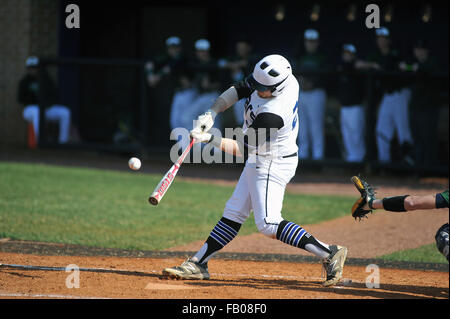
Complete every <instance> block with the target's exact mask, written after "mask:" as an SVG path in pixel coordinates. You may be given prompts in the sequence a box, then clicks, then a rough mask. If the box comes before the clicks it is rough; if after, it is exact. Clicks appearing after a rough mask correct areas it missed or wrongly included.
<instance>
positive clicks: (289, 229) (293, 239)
mask: <svg viewBox="0 0 450 319" xmlns="http://www.w3.org/2000/svg"><path fill="white" fill-rule="evenodd" d="M305 234H306V230H304V229H303V228H302V227H301V226H299V225H297V224H295V223H292V222H287V223H280V226H279V228H278V232H277V239H278V240H281V241H282V242H283V243H286V244H288V245H291V246H295V247H299V248H301V247H300V245H299V244H300V240H301V239H302V237H303V236H304V235H305Z"/></svg>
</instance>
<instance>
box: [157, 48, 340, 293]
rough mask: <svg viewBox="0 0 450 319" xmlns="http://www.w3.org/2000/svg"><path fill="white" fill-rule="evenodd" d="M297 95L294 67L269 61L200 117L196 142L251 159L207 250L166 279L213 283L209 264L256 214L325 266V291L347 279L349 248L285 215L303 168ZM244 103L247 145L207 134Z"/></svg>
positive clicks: (262, 226) (269, 230)
mask: <svg viewBox="0 0 450 319" xmlns="http://www.w3.org/2000/svg"><path fill="white" fill-rule="evenodd" d="M298 94H299V84H298V82H297V80H296V78H295V76H293V75H292V69H291V65H290V63H289V62H288V61H287V60H286V59H285V58H284V57H282V56H280V55H269V56H266V57H265V58H263V59H262V60H261V61H259V62H258V63H257V64H256V66H255V68H254V70H253V73H252V74H251V75H250V76H248V77H247V78H246V79H245V80H244V81H242V82H240V83H238V84H236V85H234V86H232V87H230V88H229V89H228V90H226V91H225V92H223V93H222V94H221V95H220V96H219V98H217V100H216V101H215V102H214V104H213V105H212V107H211V109H210V110H208V111H207V112H206V113H205V114H203V115H200V116H199V117H198V119H197V121H196V122H195V126H194V129H193V130H192V131H191V136H192V138H194V139H195V141H196V142H203V143H211V144H212V145H214V146H216V147H218V148H220V149H221V150H222V151H225V152H229V153H232V154H234V155H237V156H244V155H248V159H247V161H246V163H245V167H244V170H243V172H242V174H241V176H240V178H239V181H238V184H237V185H236V188H235V190H234V192H233V195H232V196H231V198H230V199H229V200H228V202H227V203H226V205H225V210H224V213H223V217H222V218H221V219H220V220H219V222H218V223H217V225H216V226H215V227H214V228H213V230H212V231H211V233H210V235H209V237H208V239H207V240H206V242H205V243H204V245H203V246H202V247H201V249H200V250H199V251H198V252H197V253H196V254H195V255H194V256H193V257H192V258H189V259H188V260H186V261H185V262H184V263H183V264H182V265H181V266H176V267H172V268H166V269H164V270H163V274H164V275H166V276H168V277H172V278H179V279H209V278H210V276H209V272H208V261H209V260H210V259H211V257H212V256H214V254H216V253H217V252H218V251H219V250H220V249H222V248H223V247H225V245H227V244H228V243H229V242H230V241H231V240H232V239H233V238H234V237H236V235H237V234H238V232H239V229H240V227H241V225H242V223H244V222H245V220H246V219H247V218H248V217H249V215H250V212H251V211H253V214H254V217H255V223H256V226H257V228H258V230H259V231H260V232H261V233H263V234H264V235H266V236H268V237H270V238H273V239H277V240H280V241H282V242H284V243H286V244H289V245H292V246H295V247H298V248H302V249H305V250H307V251H309V252H311V253H313V254H314V255H316V256H317V257H319V258H321V259H322V260H323V266H324V269H325V270H326V273H327V278H326V280H325V281H324V283H323V284H324V285H325V286H331V285H334V284H335V283H337V282H338V281H339V279H340V278H341V277H342V270H343V266H344V263H345V259H346V256H347V248H346V247H341V246H337V245H327V244H325V243H323V242H320V241H319V240H317V239H316V238H314V236H312V235H311V234H309V233H308V232H306V230H305V229H303V228H302V227H301V226H299V225H297V224H296V223H294V222H291V221H287V220H285V219H283V217H282V215H281V210H282V203H283V197H284V192H285V188H286V185H287V183H288V182H289V181H290V180H291V178H292V177H293V176H294V175H295V172H296V169H297V164H298V155H297V152H298V147H297V143H296V140H297V135H298V126H299V125H298V105H299V104H298V96H299V95H298ZM240 99H246V102H245V111H244V125H243V131H244V133H245V135H244V139H243V141H236V140H233V139H228V138H221V137H220V136H214V135H211V134H210V133H208V131H209V130H210V129H211V127H212V126H213V124H214V119H215V117H216V115H217V114H218V113H220V112H223V111H225V110H226V109H228V108H229V107H230V106H232V105H234V104H235V103H236V102H237V101H238V100H240Z"/></svg>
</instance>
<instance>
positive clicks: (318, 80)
mask: <svg viewBox="0 0 450 319" xmlns="http://www.w3.org/2000/svg"><path fill="white" fill-rule="evenodd" d="M326 68H327V56H326V55H325V54H323V53H320V52H317V53H312V54H308V53H306V54H304V55H302V56H300V58H298V59H297V60H296V61H294V73H296V74H297V75H300V76H301V78H302V79H303V81H300V83H302V82H303V83H304V84H305V85H304V86H302V88H303V89H305V90H308V89H312V88H320V87H322V88H323V87H324V86H325V81H324V80H323V78H324V76H323V75H321V74H314V73H310V72H314V71H321V70H324V69H326Z"/></svg>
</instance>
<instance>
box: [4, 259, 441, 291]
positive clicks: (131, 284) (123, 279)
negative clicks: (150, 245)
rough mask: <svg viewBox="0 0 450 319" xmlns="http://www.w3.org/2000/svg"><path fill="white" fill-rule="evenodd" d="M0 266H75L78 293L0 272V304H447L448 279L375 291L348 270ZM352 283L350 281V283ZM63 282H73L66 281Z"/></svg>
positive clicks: (30, 275) (263, 265)
mask: <svg viewBox="0 0 450 319" xmlns="http://www.w3.org/2000/svg"><path fill="white" fill-rule="evenodd" d="M0 260H1V262H2V263H3V264H21V265H34V266H41V267H43V266H47V267H63V268H65V267H67V266H68V265H77V266H78V267H80V269H82V268H88V269H82V270H81V271H80V273H79V275H80V277H79V288H67V287H66V281H67V280H68V279H67V278H68V276H70V275H71V274H72V272H66V271H64V270H63V269H60V270H53V271H52V270H40V269H22V268H17V267H11V266H0V298H151V299H172V298H176V299H198V298H200V299H215V298H220V299H248V298H251V299H260V298H263V299H280V298H281V299H302V298H345V299H351V298H364V299H366V298H443V299H445V298H448V297H449V294H448V293H449V282H448V273H446V272H436V271H417V270H398V269H387V268H386V269H385V268H381V269H380V287H379V288H367V287H366V284H365V283H366V277H367V276H368V275H369V274H370V273H369V272H366V269H365V267H356V266H347V267H346V268H345V271H344V278H345V279H346V280H345V281H344V282H343V283H342V284H340V285H337V286H335V287H332V288H325V287H323V286H322V285H321V281H322V278H321V265H320V264H318V263H317V264H306V263H305V264H299V263H290V262H255V261H240V260H236V261H227V260H221V259H217V260H214V262H211V263H210V267H209V270H210V273H211V276H212V278H211V280H207V281H195V280H189V281H174V280H167V279H163V278H161V276H160V274H161V269H163V268H164V267H168V266H173V265H177V264H179V263H180V262H182V259H179V258H168V259H150V258H117V257H72V256H70V257H68V256H52V257H49V256H45V257H43V256H34V255H23V254H13V253H0ZM350 280H351V282H350ZM69 282H72V281H70V280H69Z"/></svg>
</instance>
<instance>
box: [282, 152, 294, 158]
mask: <svg viewBox="0 0 450 319" xmlns="http://www.w3.org/2000/svg"><path fill="white" fill-rule="evenodd" d="M294 156H297V152H295V153H292V154H290V155H286V156H282V158H288V157H294Z"/></svg>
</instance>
